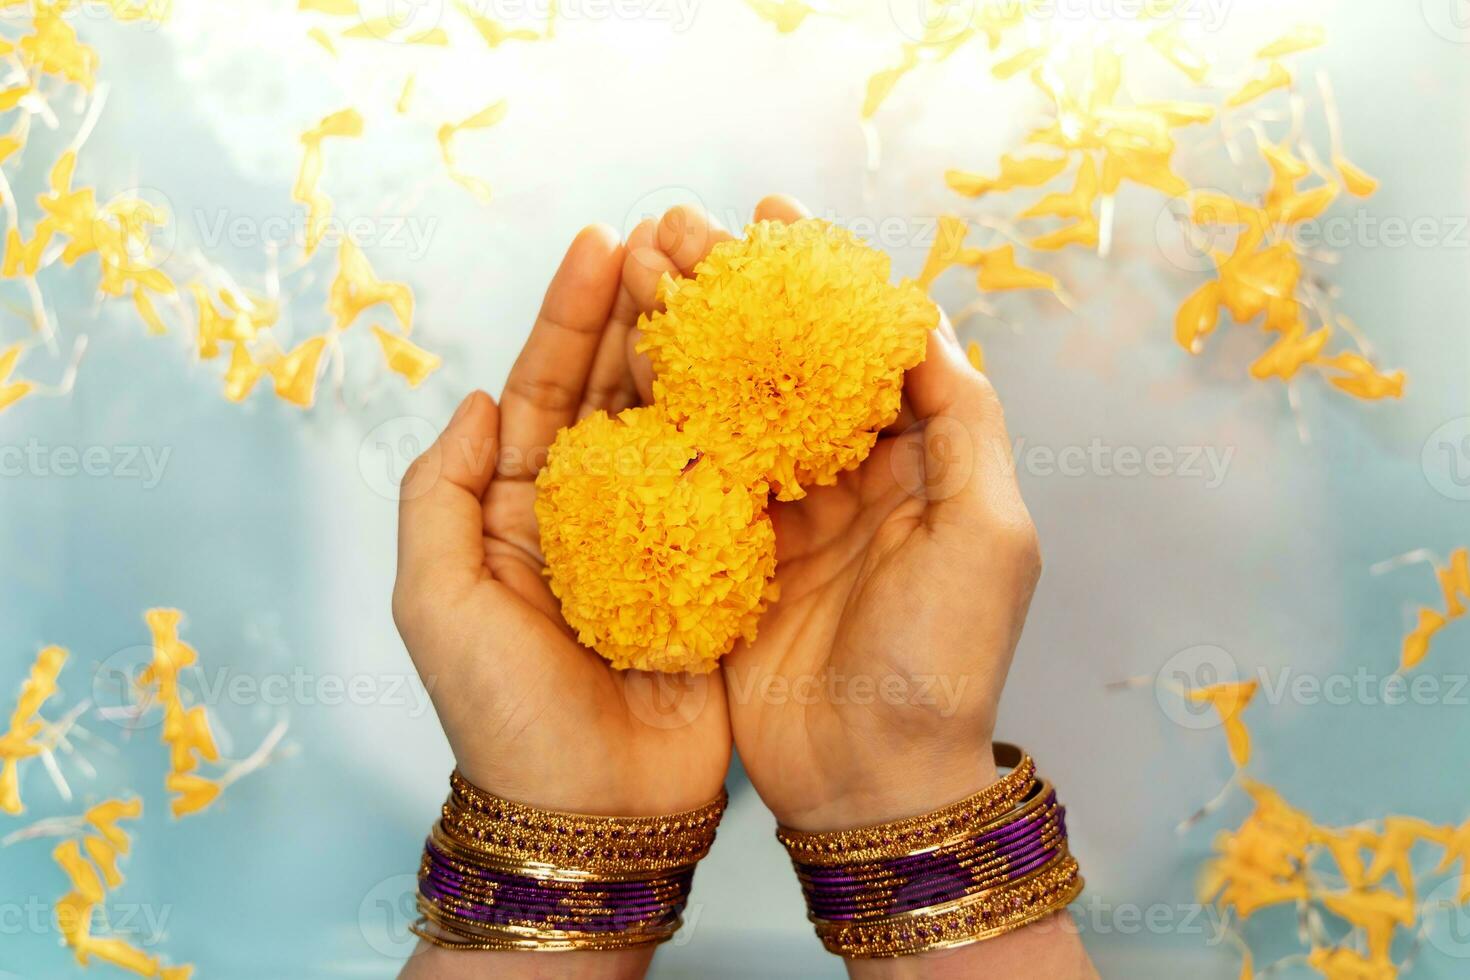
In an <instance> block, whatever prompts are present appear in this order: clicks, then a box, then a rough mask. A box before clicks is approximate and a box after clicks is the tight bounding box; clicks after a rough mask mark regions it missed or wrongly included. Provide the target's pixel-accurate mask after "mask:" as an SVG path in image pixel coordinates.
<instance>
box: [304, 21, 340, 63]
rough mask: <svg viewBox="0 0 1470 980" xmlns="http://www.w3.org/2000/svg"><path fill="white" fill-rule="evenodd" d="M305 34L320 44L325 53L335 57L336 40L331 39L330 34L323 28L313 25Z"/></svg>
mask: <svg viewBox="0 0 1470 980" xmlns="http://www.w3.org/2000/svg"><path fill="white" fill-rule="evenodd" d="M306 36H307V37H309V38H311V39H312V40H313V41H315V42H316V43H317V44H319V45H321V46H322V48H323V49H324V50H325V51H326V52H327V54H329V55H331V56H332V57H333V58H335V57H337V42H336V41H333V40H332V36H331V35H330V34H328V33H327V32H326V31H325V30H323V29H322V28H320V27H313V28H312V29H311V30H309V31H307V32H306Z"/></svg>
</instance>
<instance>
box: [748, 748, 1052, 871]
mask: <svg viewBox="0 0 1470 980" xmlns="http://www.w3.org/2000/svg"><path fill="white" fill-rule="evenodd" d="M994 751H995V759H996V762H997V764H999V765H1002V766H1004V765H1011V766H1012V768H1011V771H1010V772H1008V773H1006V774H1005V775H1004V776H1002V777H1001V778H1000V779H999V780H998V781H997V782H994V783H991V784H990V785H989V786H987V787H985V788H984V789H982V790H981V791H980V792H978V793H975V794H974V795H973V796H967V797H965V798H964V799H963V800H959V801H957V802H955V803H951V804H949V805H948V806H946V807H944V808H942V809H939V810H935V811H934V812H932V813H926V814H923V815H921V816H917V817H907V818H905V819H902V820H894V821H890V822H889V823H882V824H877V825H876V826H872V827H861V828H858V829H856V830H837V831H827V832H809V831H800V830H792V829H790V828H788V827H781V828H778V829H777V831H776V836H777V838H778V839H780V841H781V843H782V844H784V845H786V850H787V852H788V853H789V854H790V855H791V859H792V860H793V861H799V862H800V863H802V864H813V865H828V866H835V865H840V864H853V863H860V862H864V861H877V860H883V859H885V858H895V857H902V856H903V855H905V854H912V853H913V852H915V851H917V850H923V849H925V848H931V847H938V846H939V845H940V844H943V843H944V842H945V841H946V840H949V839H951V838H953V837H956V836H968V835H970V834H972V833H974V830H975V828H976V827H980V826H984V825H986V824H989V823H991V822H992V821H994V820H995V819H996V818H998V817H1002V816H1004V815H1005V814H1007V813H1008V812H1010V811H1011V810H1012V809H1014V808H1015V807H1016V806H1017V805H1019V804H1020V803H1021V802H1022V801H1023V800H1024V799H1026V797H1027V796H1028V795H1029V794H1030V792H1031V791H1032V788H1033V785H1034V783H1035V781H1036V763H1035V762H1033V761H1032V759H1031V757H1030V756H1029V755H1026V754H1024V753H1023V752H1022V751H1021V750H1020V749H1018V748H1017V747H1016V746H1014V745H1010V744H1007V743H1005V742H997V743H995V749H994Z"/></svg>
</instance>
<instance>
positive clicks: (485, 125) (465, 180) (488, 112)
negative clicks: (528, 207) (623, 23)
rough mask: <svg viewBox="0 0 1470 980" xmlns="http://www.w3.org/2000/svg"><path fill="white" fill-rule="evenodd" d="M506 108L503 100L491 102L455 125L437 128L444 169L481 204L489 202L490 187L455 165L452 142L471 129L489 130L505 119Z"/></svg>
mask: <svg viewBox="0 0 1470 980" xmlns="http://www.w3.org/2000/svg"><path fill="white" fill-rule="evenodd" d="M507 108H508V106H507V104H506V102H505V100H504V99H502V100H500V101H499V102H493V103H491V104H490V105H488V106H486V107H485V108H483V109H481V110H480V111H479V112H477V113H475V114H474V115H472V116H470V117H469V118H467V119H464V120H462V121H460V122H457V123H445V124H444V125H442V126H440V127H439V155H440V156H441V157H442V158H443V160H444V167H445V169H446V170H448V171H449V176H450V177H451V178H453V179H454V181H455V182H456V183H458V184H459V185H460V186H462V187H464V188H465V189H467V190H468V191H469V192H470V193H471V194H473V195H474V196H475V198H476V199H477V200H479V202H480V203H481V204H487V203H489V201H490V185H489V184H487V183H485V182H484V181H483V180H481V179H480V178H478V177H472V176H470V175H469V174H466V173H463V172H462V171H461V170H460V169H459V168H458V166H456V164H455V155H454V140H455V137H457V136H458V135H459V134H460V133H461V132H463V131H465V130H473V129H489V128H490V127H491V126H494V125H495V124H496V123H498V122H500V121H501V120H502V119H504V118H505V113H506V110H507Z"/></svg>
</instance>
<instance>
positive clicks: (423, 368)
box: [373, 324, 444, 388]
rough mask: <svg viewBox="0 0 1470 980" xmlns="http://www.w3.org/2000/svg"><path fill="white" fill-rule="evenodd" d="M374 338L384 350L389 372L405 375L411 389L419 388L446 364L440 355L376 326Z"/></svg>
mask: <svg viewBox="0 0 1470 980" xmlns="http://www.w3.org/2000/svg"><path fill="white" fill-rule="evenodd" d="M373 336H375V337H377V338H378V344H379V346H381V347H382V348H383V359H384V360H386V361H387V362H388V370H390V371H394V372H396V373H398V374H401V375H403V377H404V378H406V379H407V380H408V386H409V387H410V388H417V387H418V386H419V385H420V384H422V383H423V381H424V379H425V378H427V377H428V376H429V375H430V374H432V373H433V372H434V371H436V370H438V369H439V365H441V364H442V363H444V362H443V360H442V359H441V358H440V357H439V355H437V354H431V353H429V352H428V351H426V350H424V349H423V348H421V347H418V346H417V345H415V344H414V343H412V342H411V341H409V340H407V339H405V338H403V337H400V336H398V335H397V334H392V333H389V332H388V331H386V330H384V329H383V328H382V327H380V326H377V325H376V324H374V325H373Z"/></svg>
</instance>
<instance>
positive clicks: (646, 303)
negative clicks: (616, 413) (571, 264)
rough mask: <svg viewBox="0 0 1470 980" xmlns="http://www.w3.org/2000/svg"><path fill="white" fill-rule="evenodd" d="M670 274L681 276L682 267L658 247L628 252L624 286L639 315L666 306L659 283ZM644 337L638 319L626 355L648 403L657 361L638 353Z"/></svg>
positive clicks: (640, 393)
mask: <svg viewBox="0 0 1470 980" xmlns="http://www.w3.org/2000/svg"><path fill="white" fill-rule="evenodd" d="M666 275H667V276H672V277H674V278H678V276H679V268H678V266H676V265H674V260H673V259H671V258H669V257H668V256H667V255H665V254H664V253H663V252H661V251H659V250H658V249H657V248H640V249H636V250H630V251H629V252H628V257H627V258H626V259H625V260H624V261H623V288H624V289H626V290H627V292H628V296H629V298H631V299H632V301H633V306H634V307H635V308H636V309H637V311H638V313H639V314H644V313H652V312H654V311H655V310H659V309H662V308H663V304H662V303H661V302H660V301H659V298H658V284H659V283H660V282H661V281H663V277H664V276H666ZM642 339H643V331H641V330H639V329H638V326H637V324H636V322H635V323H634V325H633V326H632V327H630V328H629V330H628V334H627V337H626V339H625V341H624V349H623V356H624V358H625V359H626V361H627V364H628V372H629V374H630V375H631V376H632V378H633V386H634V388H635V389H636V391H637V393H638V399H639V401H641V402H642V403H643V404H645V405H647V404H649V403H650V402H652V401H653V363H652V362H651V361H649V359H648V355H647V354H640V353H639V352H638V349H637V348H638V341H640V340H642Z"/></svg>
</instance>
